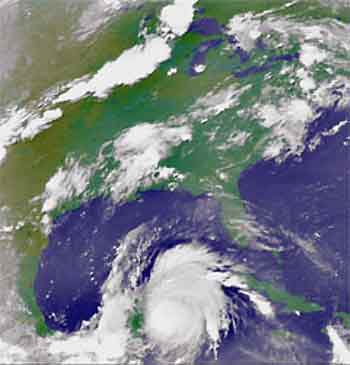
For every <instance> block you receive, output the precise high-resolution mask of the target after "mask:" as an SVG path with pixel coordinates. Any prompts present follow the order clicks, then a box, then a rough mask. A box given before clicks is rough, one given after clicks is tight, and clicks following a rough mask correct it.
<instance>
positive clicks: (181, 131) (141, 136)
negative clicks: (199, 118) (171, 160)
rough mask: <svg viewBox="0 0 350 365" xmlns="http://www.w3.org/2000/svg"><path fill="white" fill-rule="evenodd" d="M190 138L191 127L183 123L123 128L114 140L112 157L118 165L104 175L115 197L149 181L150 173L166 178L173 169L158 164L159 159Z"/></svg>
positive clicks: (130, 191) (126, 193) (132, 190)
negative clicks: (173, 125) (171, 125)
mask: <svg viewBox="0 0 350 365" xmlns="http://www.w3.org/2000/svg"><path fill="white" fill-rule="evenodd" d="M191 138H192V134H191V129H190V128H189V127H187V126H181V127H167V126H164V125H155V124H140V125H137V126H135V127H133V128H131V129H129V130H127V131H125V132H124V133H123V134H122V135H121V136H120V137H119V138H118V139H117V140H116V141H115V142H114V154H115V159H116V160H118V161H120V167H119V168H118V169H117V170H116V171H113V172H112V173H111V174H110V175H109V176H108V177H107V179H106V181H107V184H108V185H111V191H112V195H113V197H114V198H115V200H120V199H121V198H123V197H125V196H127V195H129V194H131V193H133V192H134V191H136V190H137V188H138V187H139V186H142V185H148V184H150V183H152V176H154V175H155V176H156V178H169V177H170V176H171V175H172V174H173V173H174V172H175V170H174V169H169V168H167V167H162V168H160V167H159V163H160V161H161V160H162V159H164V158H166V157H168V155H169V153H170V151H171V149H172V148H173V147H176V146H179V145H180V144H181V143H183V142H187V141H190V140H191Z"/></svg>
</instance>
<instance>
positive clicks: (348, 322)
mask: <svg viewBox="0 0 350 365" xmlns="http://www.w3.org/2000/svg"><path fill="white" fill-rule="evenodd" d="M335 316H336V317H337V318H340V319H341V320H342V322H343V326H344V327H345V328H348V329H350V313H346V312H337V313H336V314H335Z"/></svg>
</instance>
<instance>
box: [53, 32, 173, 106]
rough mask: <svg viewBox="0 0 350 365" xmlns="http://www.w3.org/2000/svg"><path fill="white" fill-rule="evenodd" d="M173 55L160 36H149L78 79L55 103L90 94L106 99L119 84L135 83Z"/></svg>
mask: <svg viewBox="0 0 350 365" xmlns="http://www.w3.org/2000/svg"><path fill="white" fill-rule="evenodd" d="M170 55H171V48H170V47H169V45H168V44H167V43H166V41H165V40H164V39H163V38H161V37H158V36H152V37H149V38H148V39H147V40H146V42H145V44H143V45H136V46H134V47H132V48H130V49H128V50H126V51H124V52H123V53H122V54H121V55H120V56H119V57H118V58H117V59H116V60H115V61H111V62H108V63H106V64H105V65H104V66H103V67H102V68H101V69H100V70H99V71H98V72H97V73H96V74H95V75H94V76H93V77H92V78H91V79H89V80H87V81H86V80H82V81H78V82H76V83H74V84H73V86H72V87H71V88H70V89H69V90H68V91H66V92H65V93H63V94H61V95H60V96H58V98H57V99H56V100H55V103H61V102H65V101H77V100H79V99H81V98H83V97H85V96H87V95H88V94H92V95H94V96H96V97H98V98H104V97H106V96H107V95H108V92H109V91H110V90H111V89H112V88H113V87H115V86H118V85H132V84H134V83H135V82H137V81H139V80H141V79H143V78H145V77H147V76H148V75H150V74H151V73H152V72H153V71H155V70H156V68H157V67H158V65H159V64H160V63H162V62H164V61H165V60H167V59H168V58H169V57H170Z"/></svg>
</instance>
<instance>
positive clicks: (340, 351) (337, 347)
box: [327, 326, 350, 364]
mask: <svg viewBox="0 0 350 365" xmlns="http://www.w3.org/2000/svg"><path fill="white" fill-rule="evenodd" d="M327 333H328V336H329V339H330V340H331V342H332V344H333V359H332V364H349V363H350V350H349V348H348V347H347V346H346V344H345V342H344V341H343V340H342V338H341V337H340V336H339V334H338V332H337V330H336V328H335V327H333V326H327Z"/></svg>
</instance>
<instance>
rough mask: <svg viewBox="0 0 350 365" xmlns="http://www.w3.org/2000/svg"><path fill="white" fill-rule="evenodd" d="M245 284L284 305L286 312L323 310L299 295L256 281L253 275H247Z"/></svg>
mask: <svg viewBox="0 0 350 365" xmlns="http://www.w3.org/2000/svg"><path fill="white" fill-rule="evenodd" d="M246 279H247V285H248V286H249V287H250V288H251V289H254V290H256V291H257V292H259V293H261V294H263V295H265V296H267V297H268V298H269V299H270V300H271V301H272V302H274V303H279V304H283V305H285V310H286V311H287V312H294V311H299V312H304V313H311V312H319V311H322V310H324V309H323V308H322V307H321V306H320V305H319V304H317V303H312V302H308V301H306V300H305V298H303V297H301V296H296V295H292V294H289V293H288V292H285V291H283V290H280V289H277V288H276V287H274V285H273V284H272V283H269V282H266V281H258V280H257V279H256V278H254V277H253V276H247V278H246Z"/></svg>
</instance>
